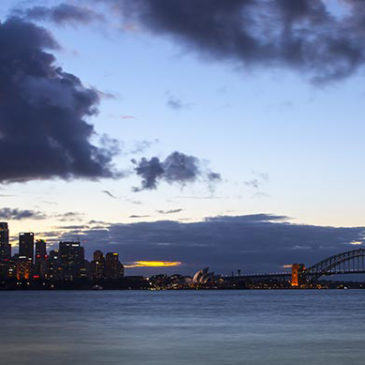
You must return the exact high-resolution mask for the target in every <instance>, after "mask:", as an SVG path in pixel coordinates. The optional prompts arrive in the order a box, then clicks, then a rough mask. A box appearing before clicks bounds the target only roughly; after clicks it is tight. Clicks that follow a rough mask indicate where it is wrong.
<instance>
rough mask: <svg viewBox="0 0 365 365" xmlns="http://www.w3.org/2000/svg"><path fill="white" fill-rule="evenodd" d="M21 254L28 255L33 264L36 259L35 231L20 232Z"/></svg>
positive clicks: (22, 255)
mask: <svg viewBox="0 0 365 365" xmlns="http://www.w3.org/2000/svg"><path fill="white" fill-rule="evenodd" d="M19 256H21V257H26V258H27V259H29V260H30V262H31V264H32V263H33V259H34V233H32V232H27V233H20V234H19Z"/></svg>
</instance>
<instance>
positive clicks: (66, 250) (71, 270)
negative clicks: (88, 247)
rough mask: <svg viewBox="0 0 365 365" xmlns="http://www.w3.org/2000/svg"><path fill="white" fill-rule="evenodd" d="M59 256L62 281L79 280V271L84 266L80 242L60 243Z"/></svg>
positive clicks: (82, 249)
mask: <svg viewBox="0 0 365 365" xmlns="http://www.w3.org/2000/svg"><path fill="white" fill-rule="evenodd" d="M59 256H60V261H61V267H62V269H63V278H64V280H66V281H74V280H77V279H79V278H80V270H81V269H82V268H83V267H84V266H85V265H84V264H85V253H84V248H83V247H81V245H80V242H60V246H59Z"/></svg>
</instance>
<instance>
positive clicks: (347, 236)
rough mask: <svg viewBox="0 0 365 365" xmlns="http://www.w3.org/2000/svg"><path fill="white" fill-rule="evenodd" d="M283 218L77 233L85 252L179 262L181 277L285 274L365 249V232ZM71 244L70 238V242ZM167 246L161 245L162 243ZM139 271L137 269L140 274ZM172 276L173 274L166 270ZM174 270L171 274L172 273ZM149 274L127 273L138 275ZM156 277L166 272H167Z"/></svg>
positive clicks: (115, 227)
mask: <svg viewBox="0 0 365 365" xmlns="http://www.w3.org/2000/svg"><path fill="white" fill-rule="evenodd" d="M287 219H288V218H286V217H284V216H280V215H268V214H255V215H246V216H219V217H212V218H209V219H205V220H203V221H200V222H187V223H183V222H177V221H166V220H164V221H157V222H136V223H129V224H121V223H120V224H116V223H115V224H110V225H109V226H107V227H106V228H104V229H90V230H85V231H82V232H77V233H75V237H77V235H80V237H81V239H85V240H86V241H87V243H86V244H85V248H86V251H87V253H88V255H91V254H92V252H93V251H94V250H95V249H102V250H104V251H107V250H110V249H111V248H112V249H113V251H116V252H119V253H120V254H121V256H122V257H123V260H124V262H134V261H140V260H150V261H180V262H182V263H183V265H181V266H180V267H179V272H181V273H186V274H192V273H194V272H195V271H197V270H198V269H200V268H202V267H206V266H209V267H210V268H211V270H213V271H215V272H219V273H230V272H231V271H235V270H236V269H241V270H242V272H261V271H269V272H270V271H282V265H284V264H292V263H296V262H299V263H301V262H302V263H304V264H306V265H310V264H314V263H316V262H318V261H320V260H321V259H324V258H326V257H329V256H331V255H333V254H336V253H339V252H342V251H346V250H351V249H353V248H354V246H353V245H352V244H351V243H352V242H354V241H356V242H361V243H362V244H364V231H365V228H364V227H351V228H343V227H321V226H313V225H305V224H291V223H288V220H287ZM67 237H68V238H70V237H69V236H67ZM162 242H163V243H166V242H168V244H161V243H162ZM136 270H137V269H136ZM166 270H168V269H166ZM173 271H176V270H173V269H172V271H171V273H173ZM137 272H138V273H147V272H148V273H150V271H146V270H140V271H133V270H132V269H131V271H128V273H129V274H133V273H137ZM153 272H154V273H158V272H167V271H162V269H158V270H154V271H153Z"/></svg>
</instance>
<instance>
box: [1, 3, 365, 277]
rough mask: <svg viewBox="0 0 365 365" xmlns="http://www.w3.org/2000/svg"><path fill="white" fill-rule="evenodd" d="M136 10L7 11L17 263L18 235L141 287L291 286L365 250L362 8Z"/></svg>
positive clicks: (8, 158)
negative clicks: (320, 262) (173, 280)
mask: <svg viewBox="0 0 365 365" xmlns="http://www.w3.org/2000/svg"><path fill="white" fill-rule="evenodd" d="M304 3H305V4H307V3H308V4H307V5H306V6H305V5H304ZM131 4H132V3H129V2H125V1H111V0H92V1H71V0H70V1H59V0H49V1H44V0H32V1H27V2H23V1H20V0H19V1H14V0H4V1H3V2H2V7H1V9H0V19H1V24H0V47H1V51H2V56H1V57H2V58H1V64H2V65H4V69H3V70H0V95H3V96H4V97H3V98H2V99H1V100H0V113H1V118H2V119H1V123H0V134H1V136H2V138H3V139H2V145H1V146H2V148H4V151H3V152H2V154H1V156H3V160H2V161H1V164H2V172H1V173H0V182H1V186H0V188H1V189H0V199H1V201H2V203H1V207H0V221H7V222H9V225H10V226H11V230H10V241H11V243H12V244H13V246H14V247H16V245H17V240H18V236H17V235H14V234H13V232H34V234H35V235H36V236H37V237H39V238H40V239H44V240H46V241H47V243H48V244H49V245H50V246H52V245H57V244H58V241H60V240H63V241H75V240H78V239H79V240H80V241H81V242H82V243H83V245H84V246H85V249H86V254H87V255H88V257H90V256H91V255H92V253H93V252H94V251H95V250H98V249H100V250H103V251H118V252H120V253H123V255H125V256H124V258H125V261H126V263H128V265H129V266H134V267H131V268H130V270H131V272H132V273H135V274H144V273H145V274H151V273H156V272H157V270H159V269H156V268H155V267H154V266H153V264H152V263H151V265H150V264H149V262H160V263H161V264H162V265H163V264H164V263H166V267H165V268H164V270H165V271H164V272H166V273H172V271H173V270H174V267H173V266H172V267H171V266H169V263H181V264H179V270H180V271H181V272H184V273H191V272H195V271H196V270H198V269H200V268H201V267H204V266H206V265H208V266H210V267H211V268H212V269H213V270H214V271H218V272H222V273H230V272H231V270H232V267H235V268H236V269H242V270H248V271H256V270H257V271H266V270H269V271H270V270H279V269H280V268H281V267H282V266H284V265H286V264H290V263H291V262H293V260H295V259H296V258H299V259H302V261H304V262H308V261H310V260H313V262H316V260H317V259H319V258H321V257H327V256H330V255H331V254H333V253H335V252H338V251H342V250H343V251H346V250H347V249H351V248H352V247H354V246H357V245H359V246H360V247H361V245H363V244H364V239H365V235H364V234H365V223H364V218H363V217H364V216H365V211H364V208H363V207H364V206H365V195H364V189H363V180H364V178H365V175H364V173H363V171H362V169H361V166H362V162H363V156H364V154H365V147H364V144H363V142H362V136H363V134H364V133H365V125H364V123H363V118H362V101H363V98H364V90H363V82H362V78H363V72H364V67H363V65H364V60H365V56H364V54H363V51H362V34H363V33H362V32H363V29H362V28H363V25H362V23H361V21H360V19H359V15H358V14H361V11H362V10H363V4H361V2H354V1H339V0H329V1H326V2H322V1H320V2H318V4H315V3H314V2H302V1H298V2H295V5H293V4H294V3H293V2H290V1H280V2H278V3H277V4H276V3H273V4H269V2H256V1H253V2H251V4H250V5H247V4H245V2H244V1H242V2H240V1H238V2H225V3H223V2H219V1H215V0H211V2H208V3H207V4H206V5H205V12H204V14H206V17H201V14H200V10H199V9H200V8H199V7H197V6H195V5H194V4H195V3H194V1H191V0H185V1H180V0H175V1H174V7H172V8H169V7H168V6H166V5H165V4H163V2H161V1H152V0H140V1H136V2H133V5H131ZM235 4H236V5H235ZM275 4H276V5H275ZM300 4H301V5H300ZM236 6H237V8H236ZM240 7H242V9H243V8H244V11H247V14H249V18H250V19H251V20H252V21H247V22H243V24H244V26H242V27H240V26H238V23H239V20H238V18H240V17H239V16H237V14H238V13H239V14H241V13H240V12H237V9H240ZM242 9H240V10H242ZM217 14H221V15H222V16H221V17H220V16H217ZM268 14H270V15H271V18H270V19H271V20H270V22H269V23H266V22H260V21H259V20H260V19H268ZM241 15H242V14H241ZM242 17H243V18H242V19H243V20H245V19H246V18H245V16H244V15H242ZM171 19H172V20H173V21H172V22H170V21H169V20H171ZM242 19H240V20H242ZM246 20H247V19H246ZM175 25H176V26H175ZM271 30H274V31H271ZM298 30H299V31H298ZM268 34H270V36H269V37H268V38H265V37H266V36H268ZM308 34H311V36H308ZM8 39H11V40H12V42H8V41H7V40H8ZM24 39H27V41H26V42H25V41H24ZM265 39H268V41H264V40H265ZM85 40H91V41H85ZM246 41H247V42H246ZM289 55H291V56H289ZM9 75H12V76H14V75H15V76H16V77H15V76H14V77H9ZM5 96H6V97H5ZM263 256H266V257H267V259H265V260H261V257H263ZM124 258H123V259H124Z"/></svg>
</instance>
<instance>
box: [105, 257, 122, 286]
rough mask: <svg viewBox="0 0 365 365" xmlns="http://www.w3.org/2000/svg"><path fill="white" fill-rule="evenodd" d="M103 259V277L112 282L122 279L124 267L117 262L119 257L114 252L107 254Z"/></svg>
mask: <svg viewBox="0 0 365 365" xmlns="http://www.w3.org/2000/svg"><path fill="white" fill-rule="evenodd" d="M105 257H106V260H105V277H106V278H107V279H112V280H117V279H120V278H121V277H123V276H124V267H123V265H122V263H121V262H120V261H119V255H118V254H117V253H116V252H108V253H107V254H106V256H105Z"/></svg>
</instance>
